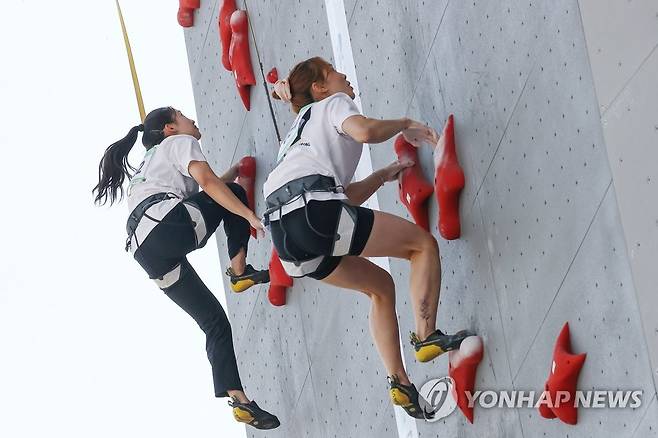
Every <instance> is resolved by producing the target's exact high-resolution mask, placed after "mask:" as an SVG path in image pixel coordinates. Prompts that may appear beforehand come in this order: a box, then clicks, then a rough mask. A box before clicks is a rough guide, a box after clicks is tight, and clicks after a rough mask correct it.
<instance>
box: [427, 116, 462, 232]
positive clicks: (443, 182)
mask: <svg viewBox="0 0 658 438" xmlns="http://www.w3.org/2000/svg"><path fill="white" fill-rule="evenodd" d="M434 164H435V166H436V174H435V176H434V187H435V190H436V199H437V201H438V203H439V233H441V236H443V238H444V239H447V240H453V239H458V238H459V236H460V234H461V227H460V224H459V195H460V194H461V191H462V189H463V188H464V185H465V179H464V171H463V170H462V168H461V167H460V166H459V161H458V160H457V151H456V150H455V126H454V121H453V116H452V114H450V116H449V117H448V121H447V122H446V125H445V127H444V128H443V134H442V135H441V139H440V140H439V143H438V144H437V145H436V149H435V150H434Z"/></svg>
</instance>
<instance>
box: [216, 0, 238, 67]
mask: <svg viewBox="0 0 658 438" xmlns="http://www.w3.org/2000/svg"><path fill="white" fill-rule="evenodd" d="M236 9H237V7H236V6H235V0H224V2H223V3H222V8H221V9H220V10H219V39H220V41H221V43H222V65H223V66H224V68H225V69H226V70H228V71H233V69H232V68H231V60H230V59H229V56H228V52H229V49H230V47H231V23H230V20H231V15H232V14H233V12H235V11H236Z"/></svg>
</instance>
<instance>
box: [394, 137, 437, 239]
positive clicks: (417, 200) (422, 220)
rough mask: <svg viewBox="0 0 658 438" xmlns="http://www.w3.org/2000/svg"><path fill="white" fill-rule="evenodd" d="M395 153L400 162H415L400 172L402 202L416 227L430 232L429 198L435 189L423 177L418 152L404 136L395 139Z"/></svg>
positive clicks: (399, 184) (399, 186) (399, 185)
mask: <svg viewBox="0 0 658 438" xmlns="http://www.w3.org/2000/svg"><path fill="white" fill-rule="evenodd" d="M395 153H396V154H397V155H398V160H399V161H413V162H414V165H413V166H411V167H407V168H406V169H404V170H403V171H402V172H400V178H399V182H398V189H399V192H400V201H402V204H404V206H405V207H407V210H408V211H409V213H410V214H411V217H413V219H414V222H416V225H418V226H419V227H422V228H424V229H425V230H426V231H429V230H430V225H429V218H428V213H427V198H429V197H430V196H431V195H432V192H433V191H434V187H432V184H430V183H429V182H428V181H427V180H426V179H425V177H424V176H423V171H422V169H421V167H420V164H419V163H418V151H417V150H416V148H415V147H414V146H413V145H412V144H411V143H409V142H407V141H406V140H405V139H404V136H402V135H399V136H398V137H397V138H396V139H395Z"/></svg>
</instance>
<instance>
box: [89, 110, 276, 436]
mask: <svg viewBox="0 0 658 438" xmlns="http://www.w3.org/2000/svg"><path fill="white" fill-rule="evenodd" d="M139 131H142V132H143V135H142V143H143V144H144V147H145V148H146V152H145V155H144V160H143V161H142V163H141V165H140V166H139V168H137V169H135V168H134V167H132V166H131V165H130V164H129V163H128V153H129V152H130V150H131V148H132V147H133V145H134V144H135V141H136V140H137V134H138V132H139ZM200 138H201V133H200V132H199V129H198V128H197V126H196V124H195V122H194V121H193V120H191V119H188V118H187V117H185V116H184V115H183V114H182V113H181V112H180V111H178V110H176V109H174V108H171V107H166V108H158V109H156V110H154V111H151V112H150V113H149V114H148V115H147V116H146V118H145V119H144V124H142V125H139V126H135V127H133V128H132V129H130V131H129V132H128V135H126V136H125V137H124V138H123V139H121V140H119V141H117V142H116V143H114V144H112V145H111V146H110V147H108V148H107V149H106V151H105V154H104V155H103V158H102V159H101V161H100V165H99V167H98V174H99V181H98V184H97V185H96V187H94V189H93V190H92V193H94V192H95V193H96V196H95V200H94V201H95V203H96V204H105V203H106V202H107V200H108V198H109V199H110V205H112V204H113V203H114V201H115V200H116V198H117V192H118V191H120V192H121V197H120V199H119V201H120V200H121V199H123V195H124V190H123V182H124V178H125V176H126V175H128V176H129V178H130V182H129V185H128V193H127V202H128V207H129V210H130V211H131V213H130V215H129V217H128V222H127V225H126V228H127V232H128V238H127V240H126V251H128V250H130V252H131V253H132V254H133V257H134V258H135V259H136V260H137V262H138V263H139V264H140V265H141V266H142V268H144V270H145V271H146V273H147V274H148V276H149V278H151V279H153V280H154V281H155V283H156V284H157V286H158V287H159V288H160V289H161V290H162V291H163V292H164V293H165V295H167V296H168V297H169V298H171V300H172V301H174V302H175V303H176V304H177V305H178V306H180V307H181V308H182V309H183V310H184V311H185V312H187V313H188V314H189V315H190V316H191V317H192V318H194V320H195V321H196V322H197V324H198V325H199V327H200V328H201V330H203V332H204V333H205V334H206V351H207V353H208V359H209V361H210V365H211V368H212V377H213V383H214V391H215V396H216V397H228V396H230V397H231V398H232V401H229V405H230V406H231V407H232V408H233V415H234V417H235V419H236V420H237V421H240V422H243V423H247V424H249V425H251V426H254V427H256V428H258V429H272V428H275V427H278V426H279V420H278V419H277V417H276V416H274V415H272V414H270V413H269V412H266V411H264V410H262V409H261V408H260V407H258V405H257V404H256V402H255V401H253V400H252V401H250V400H249V399H248V398H247V396H246V395H245V393H244V392H243V390H242V384H241V382H240V376H239V374H238V367H237V363H236V359H235V352H234V350H233V339H232V335H231V326H230V324H229V321H228V319H227V317H226V314H225V312H224V309H223V308H222V306H221V304H220V303H219V301H217V299H216V298H215V296H214V295H213V293H212V292H211V291H210V290H209V289H208V288H207V287H206V285H205V284H204V283H203V281H201V279H200V278H199V276H198V275H197V273H196V272H195V270H194V268H193V267H192V266H191V265H190V263H189V262H188V260H187V257H186V255H187V254H188V253H190V252H191V251H194V250H195V249H197V248H201V247H203V246H204V245H205V244H206V242H207V241H208V238H209V237H210V236H211V235H212V234H213V233H214V232H215V230H216V228H217V227H218V226H219V224H220V222H222V220H223V221H224V231H225V232H226V237H227V241H228V252H229V257H230V259H231V267H230V268H228V270H227V275H229V277H230V281H231V288H232V289H233V291H234V292H242V291H244V290H246V289H248V288H249V287H251V286H252V285H254V284H258V283H265V282H268V281H269V272H268V271H267V270H264V271H258V270H256V269H254V268H253V267H252V266H251V265H248V264H246V254H247V243H248V241H249V237H250V228H249V227H250V226H251V227H254V228H255V229H256V230H257V231H259V232H260V233H262V232H263V225H262V224H261V221H260V219H259V218H258V217H257V216H256V215H255V214H254V212H252V211H251V210H250V209H249V208H248V207H247V195H246V192H245V191H244V189H243V188H242V187H240V186H239V185H238V184H235V183H233V182H231V181H233V180H234V179H235V177H236V176H237V167H236V166H233V167H232V168H231V169H229V171H228V172H226V173H225V174H224V175H222V176H221V177H218V176H217V175H216V174H215V173H214V172H213V170H212V169H211V167H210V166H209V165H208V163H207V161H206V158H205V157H204V155H203V152H202V151H201V147H200V145H199V141H198V140H199V139H200ZM131 170H132V171H135V173H134V174H132V175H131V173H130V171H131ZM199 186H201V188H202V189H203V190H202V191H199Z"/></svg>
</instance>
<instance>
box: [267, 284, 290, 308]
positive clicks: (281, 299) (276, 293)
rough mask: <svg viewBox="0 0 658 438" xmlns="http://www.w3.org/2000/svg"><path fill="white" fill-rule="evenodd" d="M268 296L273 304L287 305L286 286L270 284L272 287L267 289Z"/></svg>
mask: <svg viewBox="0 0 658 438" xmlns="http://www.w3.org/2000/svg"><path fill="white" fill-rule="evenodd" d="M267 298H268V299H269V300H270V303H271V304H272V305H273V306H277V307H278V306H285V304H286V287H285V286H277V285H274V284H270V288H269V289H268V290H267Z"/></svg>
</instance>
